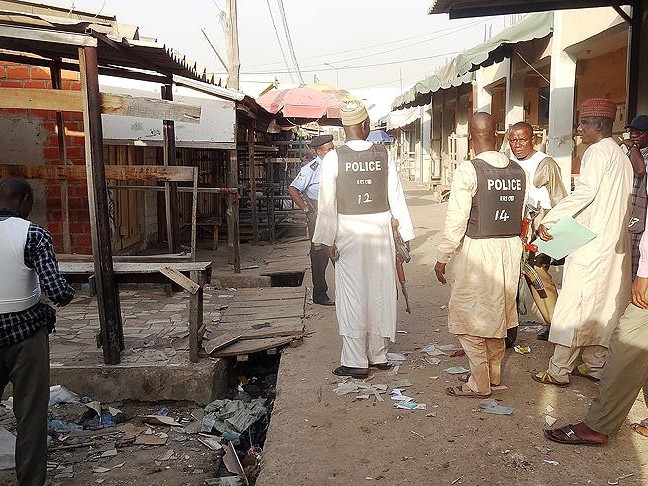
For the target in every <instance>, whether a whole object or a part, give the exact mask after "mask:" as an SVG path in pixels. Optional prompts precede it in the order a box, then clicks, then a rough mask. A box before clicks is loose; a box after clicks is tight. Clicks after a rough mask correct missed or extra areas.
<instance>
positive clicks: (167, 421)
mask: <svg viewBox="0 0 648 486" xmlns="http://www.w3.org/2000/svg"><path fill="white" fill-rule="evenodd" d="M141 418H142V422H144V423H145V424H151V425H168V426H170V427H182V425H181V424H179V423H178V422H176V421H175V419H173V418H171V417H168V416H166V415H144V416H143V417H141Z"/></svg>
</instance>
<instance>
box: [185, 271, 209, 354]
mask: <svg viewBox="0 0 648 486" xmlns="http://www.w3.org/2000/svg"><path fill="white" fill-rule="evenodd" d="M191 279H192V280H193V281H194V282H198V291H197V292H196V293H195V294H192V295H191V297H190V298H189V361H191V362H192V363H197V362H198V353H199V352H200V346H201V340H202V335H201V334H200V330H201V329H202V328H203V322H204V308H203V304H204V300H203V288H204V286H205V283H206V280H207V272H198V271H193V272H191Z"/></svg>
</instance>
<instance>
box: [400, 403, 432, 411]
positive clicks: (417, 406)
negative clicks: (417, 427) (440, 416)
mask: <svg viewBox="0 0 648 486" xmlns="http://www.w3.org/2000/svg"><path fill="white" fill-rule="evenodd" d="M394 408H397V409H401V410H426V409H427V405H426V404H425V403H416V402H397V403H395V404H394Z"/></svg>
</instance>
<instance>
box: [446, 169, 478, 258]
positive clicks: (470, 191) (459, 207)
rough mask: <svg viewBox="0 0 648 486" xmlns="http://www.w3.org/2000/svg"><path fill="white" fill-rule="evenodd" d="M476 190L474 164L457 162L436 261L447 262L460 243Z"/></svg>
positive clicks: (464, 232)
mask: <svg viewBox="0 0 648 486" xmlns="http://www.w3.org/2000/svg"><path fill="white" fill-rule="evenodd" d="M476 190H477V173H476V172H475V166H474V165H473V164H472V162H471V161H469V160H467V161H465V162H462V163H461V164H459V166H458V167H457V169H456V170H455V172H454V174H453V175H452V184H451V186H450V199H449V200H448V210H447V212H446V220H445V226H444V228H443V236H442V238H441V243H439V248H438V250H437V261H438V262H441V263H448V262H449V261H450V259H451V258H452V256H453V255H454V254H455V252H456V251H457V249H458V248H459V246H460V245H461V243H462V241H463V238H464V236H465V234H466V227H467V226H468V219H469V217H470V209H471V207H472V199H473V195H474V194H475V192H476Z"/></svg>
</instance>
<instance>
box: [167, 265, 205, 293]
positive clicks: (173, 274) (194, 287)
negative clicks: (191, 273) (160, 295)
mask: <svg viewBox="0 0 648 486" xmlns="http://www.w3.org/2000/svg"><path fill="white" fill-rule="evenodd" d="M160 273H162V274H163V275H166V276H167V277H169V278H170V279H171V280H173V281H174V282H175V283H177V284H178V285H180V287H182V288H183V289H185V290H186V291H187V292H189V293H190V294H195V293H196V292H198V289H199V288H200V285H198V284H197V283H196V282H194V281H193V280H191V279H190V278H189V277H187V276H185V275H183V274H182V273H180V272H178V271H177V270H176V269H175V268H172V267H168V266H164V267H161V268H160Z"/></svg>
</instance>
